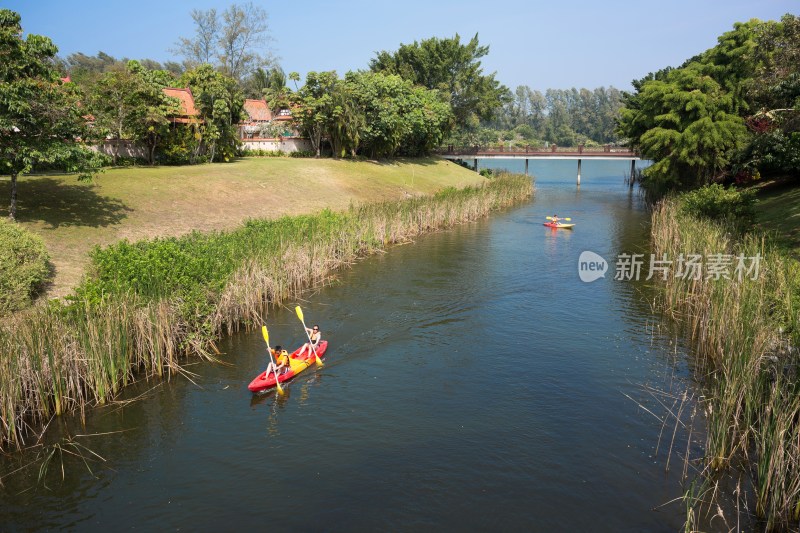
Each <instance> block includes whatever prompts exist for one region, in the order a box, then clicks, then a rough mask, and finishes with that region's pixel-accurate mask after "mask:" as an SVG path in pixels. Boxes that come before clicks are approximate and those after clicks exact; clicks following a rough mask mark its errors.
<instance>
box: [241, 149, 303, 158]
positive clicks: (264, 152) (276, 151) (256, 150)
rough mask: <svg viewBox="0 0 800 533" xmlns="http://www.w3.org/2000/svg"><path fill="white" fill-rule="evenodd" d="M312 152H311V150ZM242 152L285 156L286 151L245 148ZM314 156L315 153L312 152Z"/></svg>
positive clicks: (266, 155)
mask: <svg viewBox="0 0 800 533" xmlns="http://www.w3.org/2000/svg"><path fill="white" fill-rule="evenodd" d="M309 153H311V152H309ZM241 154H242V155H244V156H248V157H250V156H255V157H283V156H285V155H286V153H285V152H284V151H283V150H261V149H243V150H242V151H241ZM312 157H313V154H312Z"/></svg>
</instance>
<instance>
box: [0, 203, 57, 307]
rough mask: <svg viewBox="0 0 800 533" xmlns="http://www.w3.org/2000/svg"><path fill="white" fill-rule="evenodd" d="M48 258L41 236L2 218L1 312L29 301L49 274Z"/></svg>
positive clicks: (0, 229) (0, 244)
mask: <svg viewBox="0 0 800 533" xmlns="http://www.w3.org/2000/svg"><path fill="white" fill-rule="evenodd" d="M48 260H49V256H48V255H47V250H46V249H45V246H44V241H43V240H42V238H41V237H39V236H38V235H34V234H32V233H30V232H28V231H26V230H24V229H22V228H21V227H19V226H18V225H17V224H15V223H13V222H9V221H7V220H5V219H0V315H5V314H8V313H10V312H12V311H17V310H19V309H23V308H24V307H27V306H28V305H30V303H31V300H32V298H33V296H34V295H35V294H36V291H37V290H38V289H40V288H41V286H42V284H43V283H44V282H45V281H46V280H47V278H48V274H49V272H50V269H49V268H48Z"/></svg>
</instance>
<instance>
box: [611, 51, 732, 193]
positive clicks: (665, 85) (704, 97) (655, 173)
mask: <svg viewBox="0 0 800 533" xmlns="http://www.w3.org/2000/svg"><path fill="white" fill-rule="evenodd" d="M705 70H706V69H705V67H704V66H703V65H702V64H699V63H691V64H689V65H688V66H686V67H682V68H679V69H675V70H672V71H670V72H669V73H668V74H667V75H666V76H665V78H664V79H663V80H648V81H646V82H644V83H642V84H641V85H640V89H639V91H638V92H637V93H636V94H635V95H627V96H626V107H625V108H623V109H622V111H621V116H620V121H619V130H620V133H621V134H622V135H623V136H625V137H628V138H629V140H630V144H631V146H632V147H633V148H636V149H639V150H640V151H641V153H642V155H643V156H644V157H646V158H648V159H652V160H653V161H654V163H653V165H652V166H650V167H648V168H647V169H646V170H645V172H644V177H645V180H646V181H645V183H646V184H649V185H652V186H653V188H654V190H655V191H657V192H663V191H664V190H668V189H671V188H676V187H692V186H696V185H703V184H707V183H710V182H712V181H714V180H715V179H718V178H720V177H721V175H722V173H723V171H724V169H725V168H726V166H727V165H728V164H729V163H730V162H731V159H732V157H733V156H734V154H735V153H736V151H737V150H738V149H740V148H741V147H742V146H743V142H744V138H745V135H746V128H745V126H744V120H743V119H742V118H741V117H739V116H738V115H736V114H735V113H733V108H734V102H733V96H732V95H731V94H730V93H728V92H726V91H725V90H724V88H723V87H722V86H721V85H720V84H719V83H717V82H716V81H715V80H714V79H713V78H712V77H711V76H709V75H707V74H706V73H705Z"/></svg>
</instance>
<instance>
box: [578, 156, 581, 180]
mask: <svg viewBox="0 0 800 533" xmlns="http://www.w3.org/2000/svg"><path fill="white" fill-rule="evenodd" d="M580 186H581V160H580V159H578V187H580Z"/></svg>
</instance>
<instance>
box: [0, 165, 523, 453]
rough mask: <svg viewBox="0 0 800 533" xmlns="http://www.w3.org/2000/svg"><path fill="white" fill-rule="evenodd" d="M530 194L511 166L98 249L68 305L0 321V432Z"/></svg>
mask: <svg viewBox="0 0 800 533" xmlns="http://www.w3.org/2000/svg"><path fill="white" fill-rule="evenodd" d="M531 193H532V184H531V180H530V179H529V178H528V177H526V176H518V175H517V176H513V175H509V176H505V177H500V178H496V179H494V180H490V181H489V182H487V183H486V184H485V185H483V186H478V187H466V188H462V189H456V188H454V187H451V188H446V189H443V190H441V191H439V192H438V193H436V194H435V195H432V196H419V197H412V198H408V199H406V200H400V201H384V202H378V203H371V204H364V205H361V206H351V207H350V208H349V209H347V210H346V211H340V212H334V211H331V210H323V211H322V212H321V213H319V214H316V215H304V216H296V217H282V218H280V219H278V220H267V219H256V220H251V221H249V222H247V223H246V224H245V225H244V226H243V227H241V228H238V229H236V230H234V231H222V232H213V233H192V234H189V235H185V236H183V237H180V238H175V237H172V238H162V239H155V240H151V241H140V242H137V243H133V244H131V243H128V242H120V243H118V244H116V245H114V246H111V247H109V248H107V249H104V250H99V251H96V252H95V253H94V254H93V256H92V264H91V267H90V275H89V277H88V278H87V279H86V280H85V281H84V282H83V283H82V284H81V285H80V286H79V287H78V288H77V290H76V292H75V295H74V296H73V297H72V298H70V299H69V303H51V304H50V305H38V306H36V307H35V308H33V309H31V310H30V311H29V312H26V313H20V314H18V315H16V316H14V317H13V318H12V319H11V320H9V321H7V322H6V323H4V324H3V325H2V327H0V353H2V354H4V356H3V357H0V417H2V422H3V424H2V425H1V426H0V442H2V444H3V445H4V446H9V445H13V446H24V445H25V443H26V441H25V439H26V436H28V435H30V434H31V433H33V432H35V428H38V427H41V425H42V424H44V423H45V422H46V421H47V420H49V419H50V418H51V417H52V416H54V415H55V416H58V415H60V414H61V413H64V412H80V413H84V412H85V410H86V409H87V408H89V407H91V406H92V405H95V404H103V403H105V402H107V401H108V400H109V399H111V398H113V397H114V395H115V394H116V393H117V392H118V391H119V389H120V388H121V387H124V386H125V385H126V384H128V383H129V382H131V381H133V380H134V379H136V378H137V377H138V376H140V375H153V374H158V375H162V374H164V373H166V374H167V375H170V374H172V373H177V372H184V370H183V369H182V368H181V364H180V363H181V360H182V358H183V357H184V356H186V355H190V354H193V355H200V356H204V357H208V358H213V357H215V345H214V341H215V339H217V338H219V336H220V335H222V334H224V333H225V332H229V331H235V330H236V329H238V328H239V327H241V326H244V327H255V326H258V325H260V323H261V322H262V321H263V320H264V317H265V316H266V314H267V312H268V308H269V306H270V305H274V304H277V303H279V302H281V301H283V300H286V299H288V298H292V297H296V296H298V295H299V294H300V293H301V292H302V291H303V290H306V289H308V288H309V287H311V286H314V285H315V284H320V283H324V282H325V281H326V280H327V279H328V278H329V277H330V276H331V275H332V274H333V273H334V272H335V270H336V269H339V268H342V267H344V266H346V265H348V264H350V263H351V262H352V261H354V260H356V259H357V258H358V257H360V256H363V255H365V254H368V253H372V252H375V251H378V250H382V249H384V248H385V247H387V246H389V245H391V244H393V243H399V242H406V241H407V240H409V239H410V238H412V237H413V236H415V235H418V234H421V233H424V232H427V231H434V230H437V229H441V228H446V227H449V226H452V225H455V224H460V223H463V222H467V221H469V220H475V219H477V218H480V217H483V216H486V215H487V214H488V213H489V212H490V211H492V210H494V209H498V208H501V207H504V206H507V205H511V204H513V203H515V202H518V201H521V200H523V199H525V198H528V197H529V196H530V195H531Z"/></svg>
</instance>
